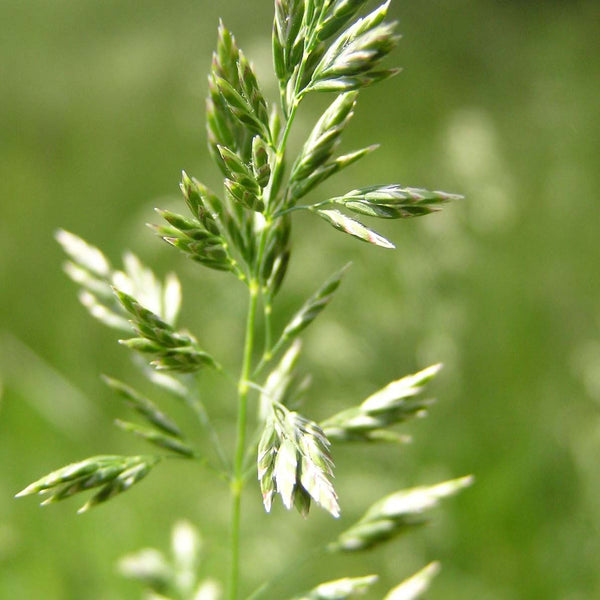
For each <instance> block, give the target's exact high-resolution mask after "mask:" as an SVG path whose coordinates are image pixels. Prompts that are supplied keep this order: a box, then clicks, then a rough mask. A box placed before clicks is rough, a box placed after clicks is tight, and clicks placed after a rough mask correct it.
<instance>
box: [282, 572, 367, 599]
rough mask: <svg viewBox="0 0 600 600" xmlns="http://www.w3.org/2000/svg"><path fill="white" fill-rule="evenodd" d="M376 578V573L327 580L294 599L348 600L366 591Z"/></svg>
mask: <svg viewBox="0 0 600 600" xmlns="http://www.w3.org/2000/svg"><path fill="white" fill-rule="evenodd" d="M377 579H378V577H377V575H365V576H364V577H344V578H342V579H336V580H334V581H328V582H327V583H322V584H321V585H318V586H317V587H316V588H314V589H312V590H311V591H310V592H308V593H306V594H302V595H301V596H298V597H296V598H295V599H294V600H350V599H351V598H356V597H357V596H360V595H362V594H364V593H365V592H367V591H368V590H369V588H370V587H371V586H372V585H373V584H374V583H376V582H377Z"/></svg>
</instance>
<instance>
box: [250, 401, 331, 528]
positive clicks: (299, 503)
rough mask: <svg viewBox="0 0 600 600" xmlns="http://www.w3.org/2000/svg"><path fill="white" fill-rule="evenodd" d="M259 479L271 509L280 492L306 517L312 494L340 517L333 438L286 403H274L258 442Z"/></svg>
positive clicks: (264, 500)
mask: <svg viewBox="0 0 600 600" xmlns="http://www.w3.org/2000/svg"><path fill="white" fill-rule="evenodd" d="M258 478H259V480H260V485H261V490H262V494H263V502H264V505H265V509H266V510H267V512H268V511H269V510H270V509H271V503H272V498H273V495H274V494H275V493H278V494H279V495H280V496H281V500H282V502H283V504H284V506H285V507H286V508H287V509H290V508H291V507H292V505H294V504H295V505H296V507H297V508H298V510H299V511H300V512H301V513H302V514H303V515H304V516H306V515H307V514H308V510H309V507H310V502H309V501H308V500H309V497H310V498H312V499H313V500H314V501H315V502H317V503H318V504H320V505H321V506H322V507H323V508H324V509H325V510H327V511H328V512H329V513H331V514H332V515H333V516H334V517H337V516H339V505H338V503H337V495H336V493H335V490H334V489H333V485H332V483H331V479H332V478H333V462H332V460H331V455H330V453H329V441H328V440H327V438H326V437H325V434H324V433H323V431H322V430H321V428H320V427H319V426H318V425H317V424H316V423H314V422H312V421H310V420H308V419H306V418H305V417H302V416H301V415H299V414H298V413H295V412H291V411H289V410H288V409H287V408H285V407H284V406H282V405H273V407H272V413H271V416H270V417H269V419H268V420H267V423H266V425H265V429H264V431H263V435H262V437H261V440H260V442H259V445H258ZM298 495H300V497H298Z"/></svg>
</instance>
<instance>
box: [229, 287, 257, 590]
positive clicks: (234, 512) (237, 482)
mask: <svg viewBox="0 0 600 600" xmlns="http://www.w3.org/2000/svg"><path fill="white" fill-rule="evenodd" d="M249 289H250V302H249V305H248V316H247V320H246V341H245V344H244V358H243V361H242V371H241V373H240V380H239V383H238V420H237V442H236V451H235V463H234V473H233V478H232V480H231V499H232V505H231V576H230V580H229V585H230V588H229V598H230V600H236V598H237V595H238V583H239V559H240V520H241V519H240V517H241V500H242V490H243V486H244V479H243V474H244V472H243V471H244V452H245V447H246V420H247V404H248V392H249V391H250V386H249V385H248V379H249V377H250V367H251V363H252V349H253V347H254V322H255V319H256V306H257V299H258V285H257V283H256V280H255V279H253V280H252V281H250V288H249Z"/></svg>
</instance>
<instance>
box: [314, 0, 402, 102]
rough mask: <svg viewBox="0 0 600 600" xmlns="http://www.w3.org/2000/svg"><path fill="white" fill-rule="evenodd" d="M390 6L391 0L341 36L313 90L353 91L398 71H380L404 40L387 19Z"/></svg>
mask: <svg viewBox="0 0 600 600" xmlns="http://www.w3.org/2000/svg"><path fill="white" fill-rule="evenodd" d="M388 6H389V0H388V1H387V2H385V3H384V4H382V5H381V6H380V7H378V8H377V9H375V10H374V11H373V12H371V13H370V14H368V15H367V16H365V17H363V18H361V19H358V20H357V21H356V22H355V23H354V24H353V25H351V26H350V27H349V28H348V29H346V31H344V32H343V33H342V34H340V35H339V36H338V38H337V39H336V40H335V41H334V42H333V43H332V44H331V46H330V47H329V48H328V49H327V51H326V52H325V54H324V55H323V57H322V58H321V60H320V62H319V64H318V65H317V66H316V68H315V70H314V73H313V75H312V78H311V84H310V86H309V87H308V89H309V90H318V91H345V90H353V89H358V88H361V87H366V86H368V85H370V84H372V83H374V82H375V81H377V80H380V79H381V78H384V77H386V76H390V75H392V74H394V73H391V72H389V71H388V72H381V71H377V67H378V65H379V63H380V62H381V60H382V59H383V58H384V57H385V56H386V55H387V54H389V52H391V50H393V49H394V47H395V46H396V44H397V43H398V40H399V39H400V37H399V36H397V35H395V33H394V30H395V26H396V24H395V23H384V22H383V20H384V19H385V17H386V15H387V9H388Z"/></svg>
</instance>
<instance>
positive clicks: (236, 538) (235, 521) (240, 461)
mask: <svg viewBox="0 0 600 600" xmlns="http://www.w3.org/2000/svg"><path fill="white" fill-rule="evenodd" d="M313 38H314V36H313ZM311 40H312V38H311ZM311 43H312V42H311ZM306 60H307V49H306V47H305V52H304V56H303V59H302V65H301V67H300V70H299V73H298V77H297V79H296V88H295V90H294V99H293V101H292V106H291V108H290V111H289V115H288V119H287V122H286V124H285V129H284V130H283V134H282V136H281V139H280V141H279V144H278V146H277V150H276V159H275V165H274V168H273V173H272V174H271V181H272V182H276V181H278V180H279V178H280V177H281V176H282V173H283V164H284V162H283V159H284V156H285V150H286V146H287V140H288V137H289V135H290V131H291V128H292V123H293V121H294V118H295V116H296V111H297V110H298V105H299V104H300V100H301V99H302V93H301V90H300V82H301V80H302V74H303V73H304V68H305V65H306ZM271 190H273V185H271V187H270V190H269V197H268V198H266V199H265V200H266V202H265V204H266V212H265V214H264V217H265V222H264V225H263V229H262V231H261V234H260V241H259V247H258V252H257V256H256V261H255V263H254V265H252V267H253V268H252V271H253V272H252V277H251V278H250V279H249V281H248V289H249V292H250V302H249V306H248V316H247V320H246V341H245V344H244V358H243V361H242V371H241V374H240V379H239V383H238V421H237V441H236V451H235V463H234V473H233V477H232V480H231V499H232V507H231V575H230V582H229V585H230V588H229V600H237V596H238V587H239V559H240V522H241V501H242V490H243V487H244V454H245V446H246V422H247V408H248V407H247V404H248V392H249V390H250V385H249V379H250V374H251V366H252V351H253V349H254V328H255V321H256V308H257V300H258V293H259V281H260V273H261V269H262V261H263V254H264V249H265V244H266V240H267V234H268V231H269V229H270V227H271V226H272V224H273V219H272V216H271V214H270V213H269V209H270V208H271V206H272V202H273V200H274V198H272V197H271V195H272V192H271ZM265 297H268V296H265ZM265 306H267V303H265ZM268 306H269V307H270V299H269V300H268ZM269 321H270V320H269ZM269 327H270V324H269ZM268 341H269V343H270V340H268Z"/></svg>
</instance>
